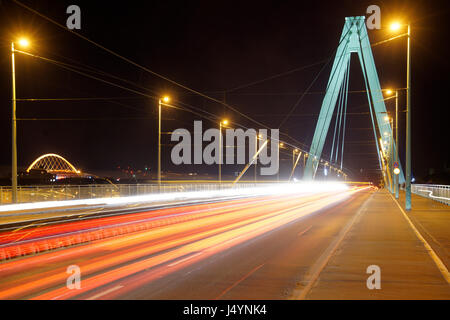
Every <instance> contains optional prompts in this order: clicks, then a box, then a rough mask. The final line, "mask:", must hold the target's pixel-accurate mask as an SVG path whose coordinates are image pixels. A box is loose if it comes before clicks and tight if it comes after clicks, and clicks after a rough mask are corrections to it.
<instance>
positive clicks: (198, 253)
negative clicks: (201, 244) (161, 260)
mask: <svg viewBox="0 0 450 320" xmlns="http://www.w3.org/2000/svg"><path fill="white" fill-rule="evenodd" d="M202 253H203V252H197V253H195V254H193V255H190V256H189V257H187V258H184V259H181V260H178V261H176V262H174V263H171V264H169V265H168V266H169V267H173V266H176V265H177V264H179V263H182V262H185V261H186V260H189V259H192V258H194V257H196V256H199V255H201V254H202Z"/></svg>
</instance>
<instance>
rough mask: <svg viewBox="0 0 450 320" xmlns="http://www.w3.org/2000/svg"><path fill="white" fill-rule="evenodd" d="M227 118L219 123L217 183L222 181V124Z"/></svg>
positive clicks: (226, 122)
mask: <svg viewBox="0 0 450 320" xmlns="http://www.w3.org/2000/svg"><path fill="white" fill-rule="evenodd" d="M227 124H228V120H226V119H225V120H222V121H220V123H219V183H222V126H226V125H227Z"/></svg>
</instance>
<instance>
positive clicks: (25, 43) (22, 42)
mask: <svg viewBox="0 0 450 320" xmlns="http://www.w3.org/2000/svg"><path fill="white" fill-rule="evenodd" d="M18 43H19V45H20V46H22V47H27V46H28V44H29V43H28V40H26V39H20V40H19V42H18ZM14 52H15V49H14V42H11V71H12V72H11V77H12V100H11V101H12V123H11V124H12V150H11V193H12V197H11V198H12V199H11V201H12V203H16V202H17V121H16V62H15V56H14Z"/></svg>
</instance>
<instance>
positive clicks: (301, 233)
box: [297, 226, 312, 237]
mask: <svg viewBox="0 0 450 320" xmlns="http://www.w3.org/2000/svg"><path fill="white" fill-rule="evenodd" d="M311 228H312V226H309V227H308V228H306V229H305V230H303V231H300V232H299V233H298V234H297V236H299V237H300V236H302V235H304V234H305V233H306V232H308V231H309V229H311Z"/></svg>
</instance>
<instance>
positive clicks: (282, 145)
mask: <svg viewBox="0 0 450 320" xmlns="http://www.w3.org/2000/svg"><path fill="white" fill-rule="evenodd" d="M279 146H280V149H281V148H283V147H284V143H283V142H280V143H279ZM278 157H279V155H278ZM278 159H279V158H278ZM277 182H280V166H278V173H277Z"/></svg>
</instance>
